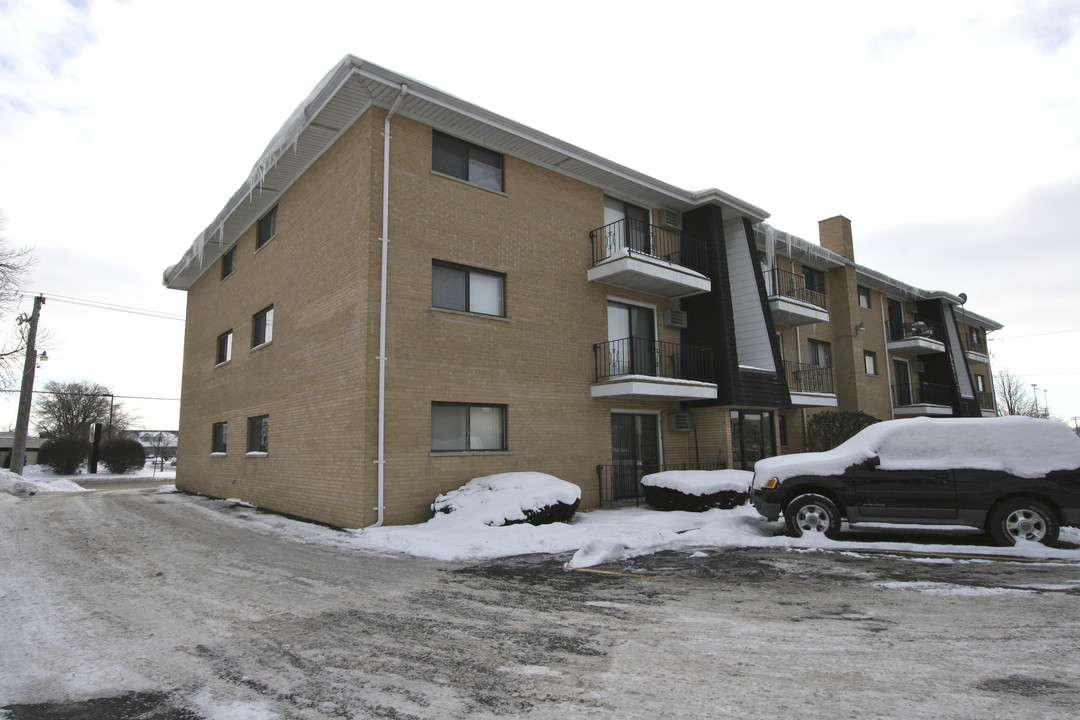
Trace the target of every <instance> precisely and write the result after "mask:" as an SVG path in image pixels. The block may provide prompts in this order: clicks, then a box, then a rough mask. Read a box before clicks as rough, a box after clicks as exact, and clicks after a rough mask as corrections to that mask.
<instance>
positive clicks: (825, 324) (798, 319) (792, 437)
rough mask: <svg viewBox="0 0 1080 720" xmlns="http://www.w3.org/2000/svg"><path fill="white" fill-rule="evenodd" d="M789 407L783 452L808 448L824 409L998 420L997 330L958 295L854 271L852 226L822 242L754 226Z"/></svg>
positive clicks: (782, 425)
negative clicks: (990, 343) (991, 337)
mask: <svg viewBox="0 0 1080 720" xmlns="http://www.w3.org/2000/svg"><path fill="white" fill-rule="evenodd" d="M756 240H757V247H758V249H759V253H760V255H759V257H760V261H761V267H762V272H763V274H764V276H765V279H766V292H767V294H768V297H769V307H770V311H771V314H772V316H773V318H774V320H775V323H776V332H777V335H778V339H779V344H780V348H781V355H782V358H783V364H784V372H785V375H786V380H787V387H788V391H789V393H790V398H791V403H790V406H789V407H787V408H785V409H784V410H782V411H781V412H780V414H779V418H778V421H779V425H778V427H777V447H778V449H779V451H780V452H796V451H800V450H803V449H805V431H806V423H807V421H808V419H809V418H810V417H811V416H812V415H813V414H814V413H815V412H819V411H821V410H822V409H838V410H860V411H863V412H865V413H867V414H869V415H873V416H874V417H877V418H878V419H881V420H889V419H896V418H905V417H918V416H936V417H979V416H994V415H996V409H995V401H994V393H993V382H992V375H991V368H990V353H989V351H988V349H987V333H989V332H993V331H994V330H1000V329H1001V327H1002V326H1001V324H1000V323H997V322H995V321H994V320H991V319H990V318H987V317H984V316H982V315H979V314H977V313H975V312H972V311H971V310H970V309H968V308H967V297H966V295H964V294H963V293H960V294H959V295H955V294H952V293H948V292H941V291H928V290H922V289H920V288H917V287H914V286H912V285H909V284H907V283H904V282H902V281H900V280H897V279H895V278H892V277H890V276H888V275H885V274H884V273H881V272H878V271H876V270H872V269H870V268H867V267H864V266H861V265H858V264H856V263H855V253H854V243H853V238H852V231H851V222H850V221H849V220H848V219H847V218H845V217H842V216H838V217H833V218H829V219H828V220H823V221H821V222H820V223H819V240H820V243H819V244H814V243H810V242H807V241H806V240H803V239H802V238H798V237H795V236H792V235H789V234H787V233H784V232H780V231H777V230H775V229H774V228H771V227H769V226H768V225H764V224H763V225H760V226H758V227H757V228H756Z"/></svg>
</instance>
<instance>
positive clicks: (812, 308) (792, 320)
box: [765, 268, 829, 327]
mask: <svg viewBox="0 0 1080 720" xmlns="http://www.w3.org/2000/svg"><path fill="white" fill-rule="evenodd" d="M765 288H766V290H767V291H768V294H769V309H770V310H771V311H772V316H773V320H774V321H776V322H777V323H779V324H781V325H788V326H790V327H794V326H796V325H810V324H811V323H819V322H828V321H829V309H828V305H827V303H826V295H825V293H823V292H818V291H817V290H811V289H810V288H808V287H806V281H805V280H804V279H803V276H802V275H796V274H795V273H792V272H789V271H787V270H781V269H780V268H773V269H772V270H768V271H766V272H765Z"/></svg>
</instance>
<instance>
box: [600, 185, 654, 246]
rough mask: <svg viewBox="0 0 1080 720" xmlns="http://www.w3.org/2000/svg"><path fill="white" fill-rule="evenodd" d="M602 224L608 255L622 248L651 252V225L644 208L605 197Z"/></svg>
mask: <svg viewBox="0 0 1080 720" xmlns="http://www.w3.org/2000/svg"><path fill="white" fill-rule="evenodd" d="M604 226H605V228H606V238H605V240H606V244H607V254H608V255H613V254H614V253H615V252H617V251H619V250H622V249H623V248H630V249H631V250H635V251H637V252H639V253H644V254H646V255H651V254H652V242H651V231H652V227H651V223H650V222H649V211H648V210H646V209H645V208H643V207H638V206H637V205H631V204H630V203H627V202H623V201H622V200H616V199H615V198H611V197H605V198H604Z"/></svg>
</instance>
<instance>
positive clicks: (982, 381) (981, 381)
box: [975, 375, 986, 392]
mask: <svg viewBox="0 0 1080 720" xmlns="http://www.w3.org/2000/svg"><path fill="white" fill-rule="evenodd" d="M975 389H976V390H978V391H979V392H986V376H985V375H976V376H975Z"/></svg>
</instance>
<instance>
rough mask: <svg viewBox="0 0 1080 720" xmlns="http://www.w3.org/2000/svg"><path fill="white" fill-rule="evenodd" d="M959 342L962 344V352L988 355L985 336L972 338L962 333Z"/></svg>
mask: <svg viewBox="0 0 1080 720" xmlns="http://www.w3.org/2000/svg"><path fill="white" fill-rule="evenodd" d="M961 342H963V344H964V352H971V353H979V354H980V355H989V354H990V353H988V352H987V351H986V339H985V338H973V337H969V336H967V335H964V336H963V337H962V338H961Z"/></svg>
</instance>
